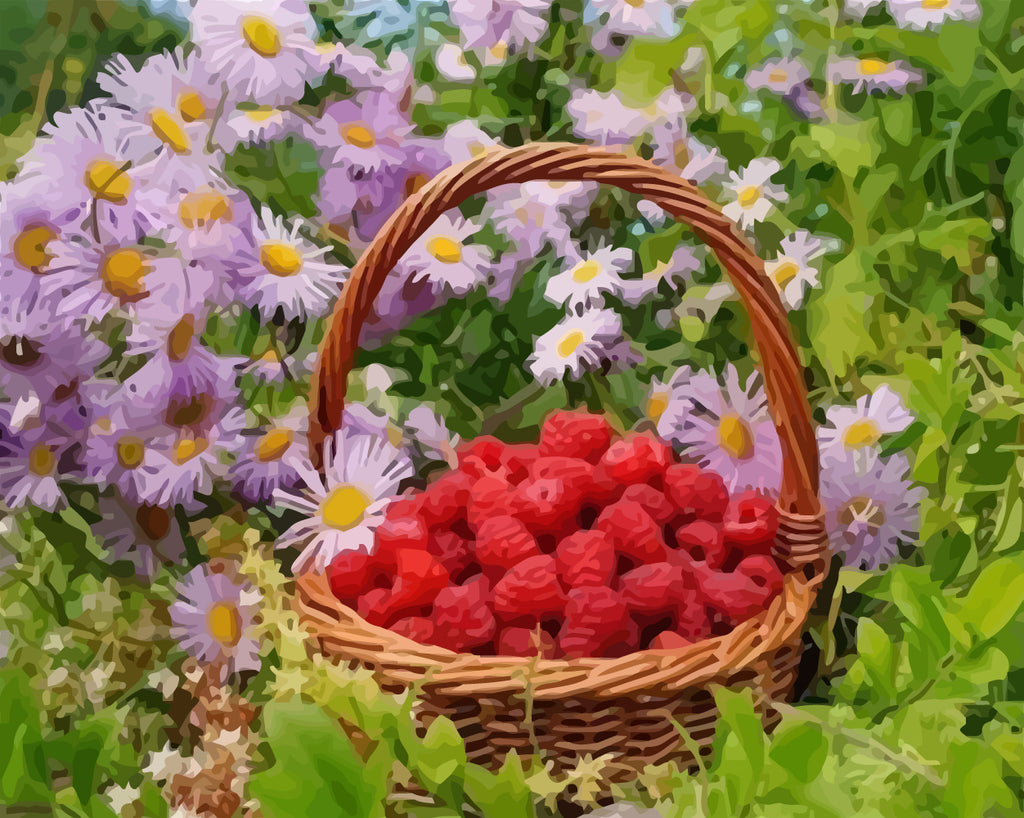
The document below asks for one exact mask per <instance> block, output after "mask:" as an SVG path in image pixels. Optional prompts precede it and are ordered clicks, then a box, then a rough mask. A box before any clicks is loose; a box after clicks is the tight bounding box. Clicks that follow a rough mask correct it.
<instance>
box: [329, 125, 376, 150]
mask: <svg viewBox="0 0 1024 818" xmlns="http://www.w3.org/2000/svg"><path fill="white" fill-rule="evenodd" d="M338 132H339V133H340V134H341V138H342V139H344V140H345V141H346V142H348V144H350V145H352V146H353V147H356V148H364V149H366V148H372V147H373V146H374V145H376V144H377V137H376V135H375V134H374V133H373V131H371V130H370V129H369V128H367V127H366V126H365V125H361V124H359V123H353V124H351V125H342V126H340V127H339V128H338Z"/></svg>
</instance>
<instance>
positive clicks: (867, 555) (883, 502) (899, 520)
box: [821, 454, 925, 570]
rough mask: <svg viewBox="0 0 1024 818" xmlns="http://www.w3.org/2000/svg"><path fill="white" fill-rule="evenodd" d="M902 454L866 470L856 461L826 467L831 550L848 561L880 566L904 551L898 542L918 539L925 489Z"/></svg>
mask: <svg viewBox="0 0 1024 818" xmlns="http://www.w3.org/2000/svg"><path fill="white" fill-rule="evenodd" d="M909 469H910V464H909V463H908V461H907V459H906V458H905V457H904V456H902V455H898V454H896V455H892V456H891V457H887V458H877V459H876V460H875V461H874V463H873V464H872V465H871V467H870V468H869V469H868V470H867V471H864V472H861V471H860V470H858V469H857V468H856V467H855V466H854V465H853V464H852V463H850V462H847V463H846V464H845V465H844V464H843V463H839V464H836V465H834V466H832V467H831V468H828V469H825V470H823V471H822V475H821V478H822V479H821V499H822V504H823V505H824V507H825V527H826V529H827V530H828V531H829V537H830V541H831V545H832V549H833V550H834V551H835V552H836V553H839V554H842V555H843V561H844V562H845V563H846V565H848V566H851V567H856V568H867V569H868V570H875V569H877V568H882V567H885V565H886V564H888V563H889V562H891V561H892V560H893V559H895V558H896V557H897V556H898V554H899V543H900V542H901V541H903V542H913V541H914V540H915V539H916V538H917V531H918V516H919V511H918V509H919V506H920V504H921V501H922V500H923V499H924V497H925V492H924V489H922V488H921V487H920V486H913V485H912V484H911V483H910V481H909V480H908V479H907V474H908V472H909Z"/></svg>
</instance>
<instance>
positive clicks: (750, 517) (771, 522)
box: [722, 491, 779, 554]
mask: <svg viewBox="0 0 1024 818" xmlns="http://www.w3.org/2000/svg"><path fill="white" fill-rule="evenodd" d="M778 528H779V511H778V509H777V508H776V507H775V504H774V503H773V502H772V501H771V500H769V499H768V498H767V497H764V496H763V495H760V494H757V493H756V492H753V491H748V492H745V493H744V494H743V495H742V496H740V497H739V498H738V499H735V500H733V501H732V502H731V503H730V504H729V507H728V508H727V509H726V511H725V520H724V522H723V524H722V536H723V537H724V538H725V542H726V544H727V545H733V546H736V547H737V548H740V549H741V550H743V551H744V552H746V553H748V554H770V553H771V549H772V544H773V543H774V541H775V533H776V532H777V531H778Z"/></svg>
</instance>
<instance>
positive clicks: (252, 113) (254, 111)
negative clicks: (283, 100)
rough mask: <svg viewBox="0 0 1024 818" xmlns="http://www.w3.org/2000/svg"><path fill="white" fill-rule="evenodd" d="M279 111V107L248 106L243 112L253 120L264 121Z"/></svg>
mask: <svg viewBox="0 0 1024 818" xmlns="http://www.w3.org/2000/svg"><path fill="white" fill-rule="evenodd" d="M279 113H281V109H280V108H269V107H263V108H250V109H249V110H247V111H246V112H245V115H246V116H247V117H249V119H251V120H252V121H253V122H266V121H267V120H268V119H270V118H271V117H273V116H276V115H277V114H279Z"/></svg>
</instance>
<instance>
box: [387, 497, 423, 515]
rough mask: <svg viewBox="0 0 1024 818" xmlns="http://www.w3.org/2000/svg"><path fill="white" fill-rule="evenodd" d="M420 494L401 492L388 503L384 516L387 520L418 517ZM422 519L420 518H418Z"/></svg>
mask: <svg viewBox="0 0 1024 818" xmlns="http://www.w3.org/2000/svg"><path fill="white" fill-rule="evenodd" d="M419 508H420V495H419V494H408V493H407V494H403V495H402V496H401V497H398V498H396V499H394V500H392V501H391V502H390V503H388V506H387V508H386V509H385V511H384V516H385V517H386V518H387V519H388V520H404V519H407V518H412V517H417V518H420V517H419ZM420 519H422V518H420Z"/></svg>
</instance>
